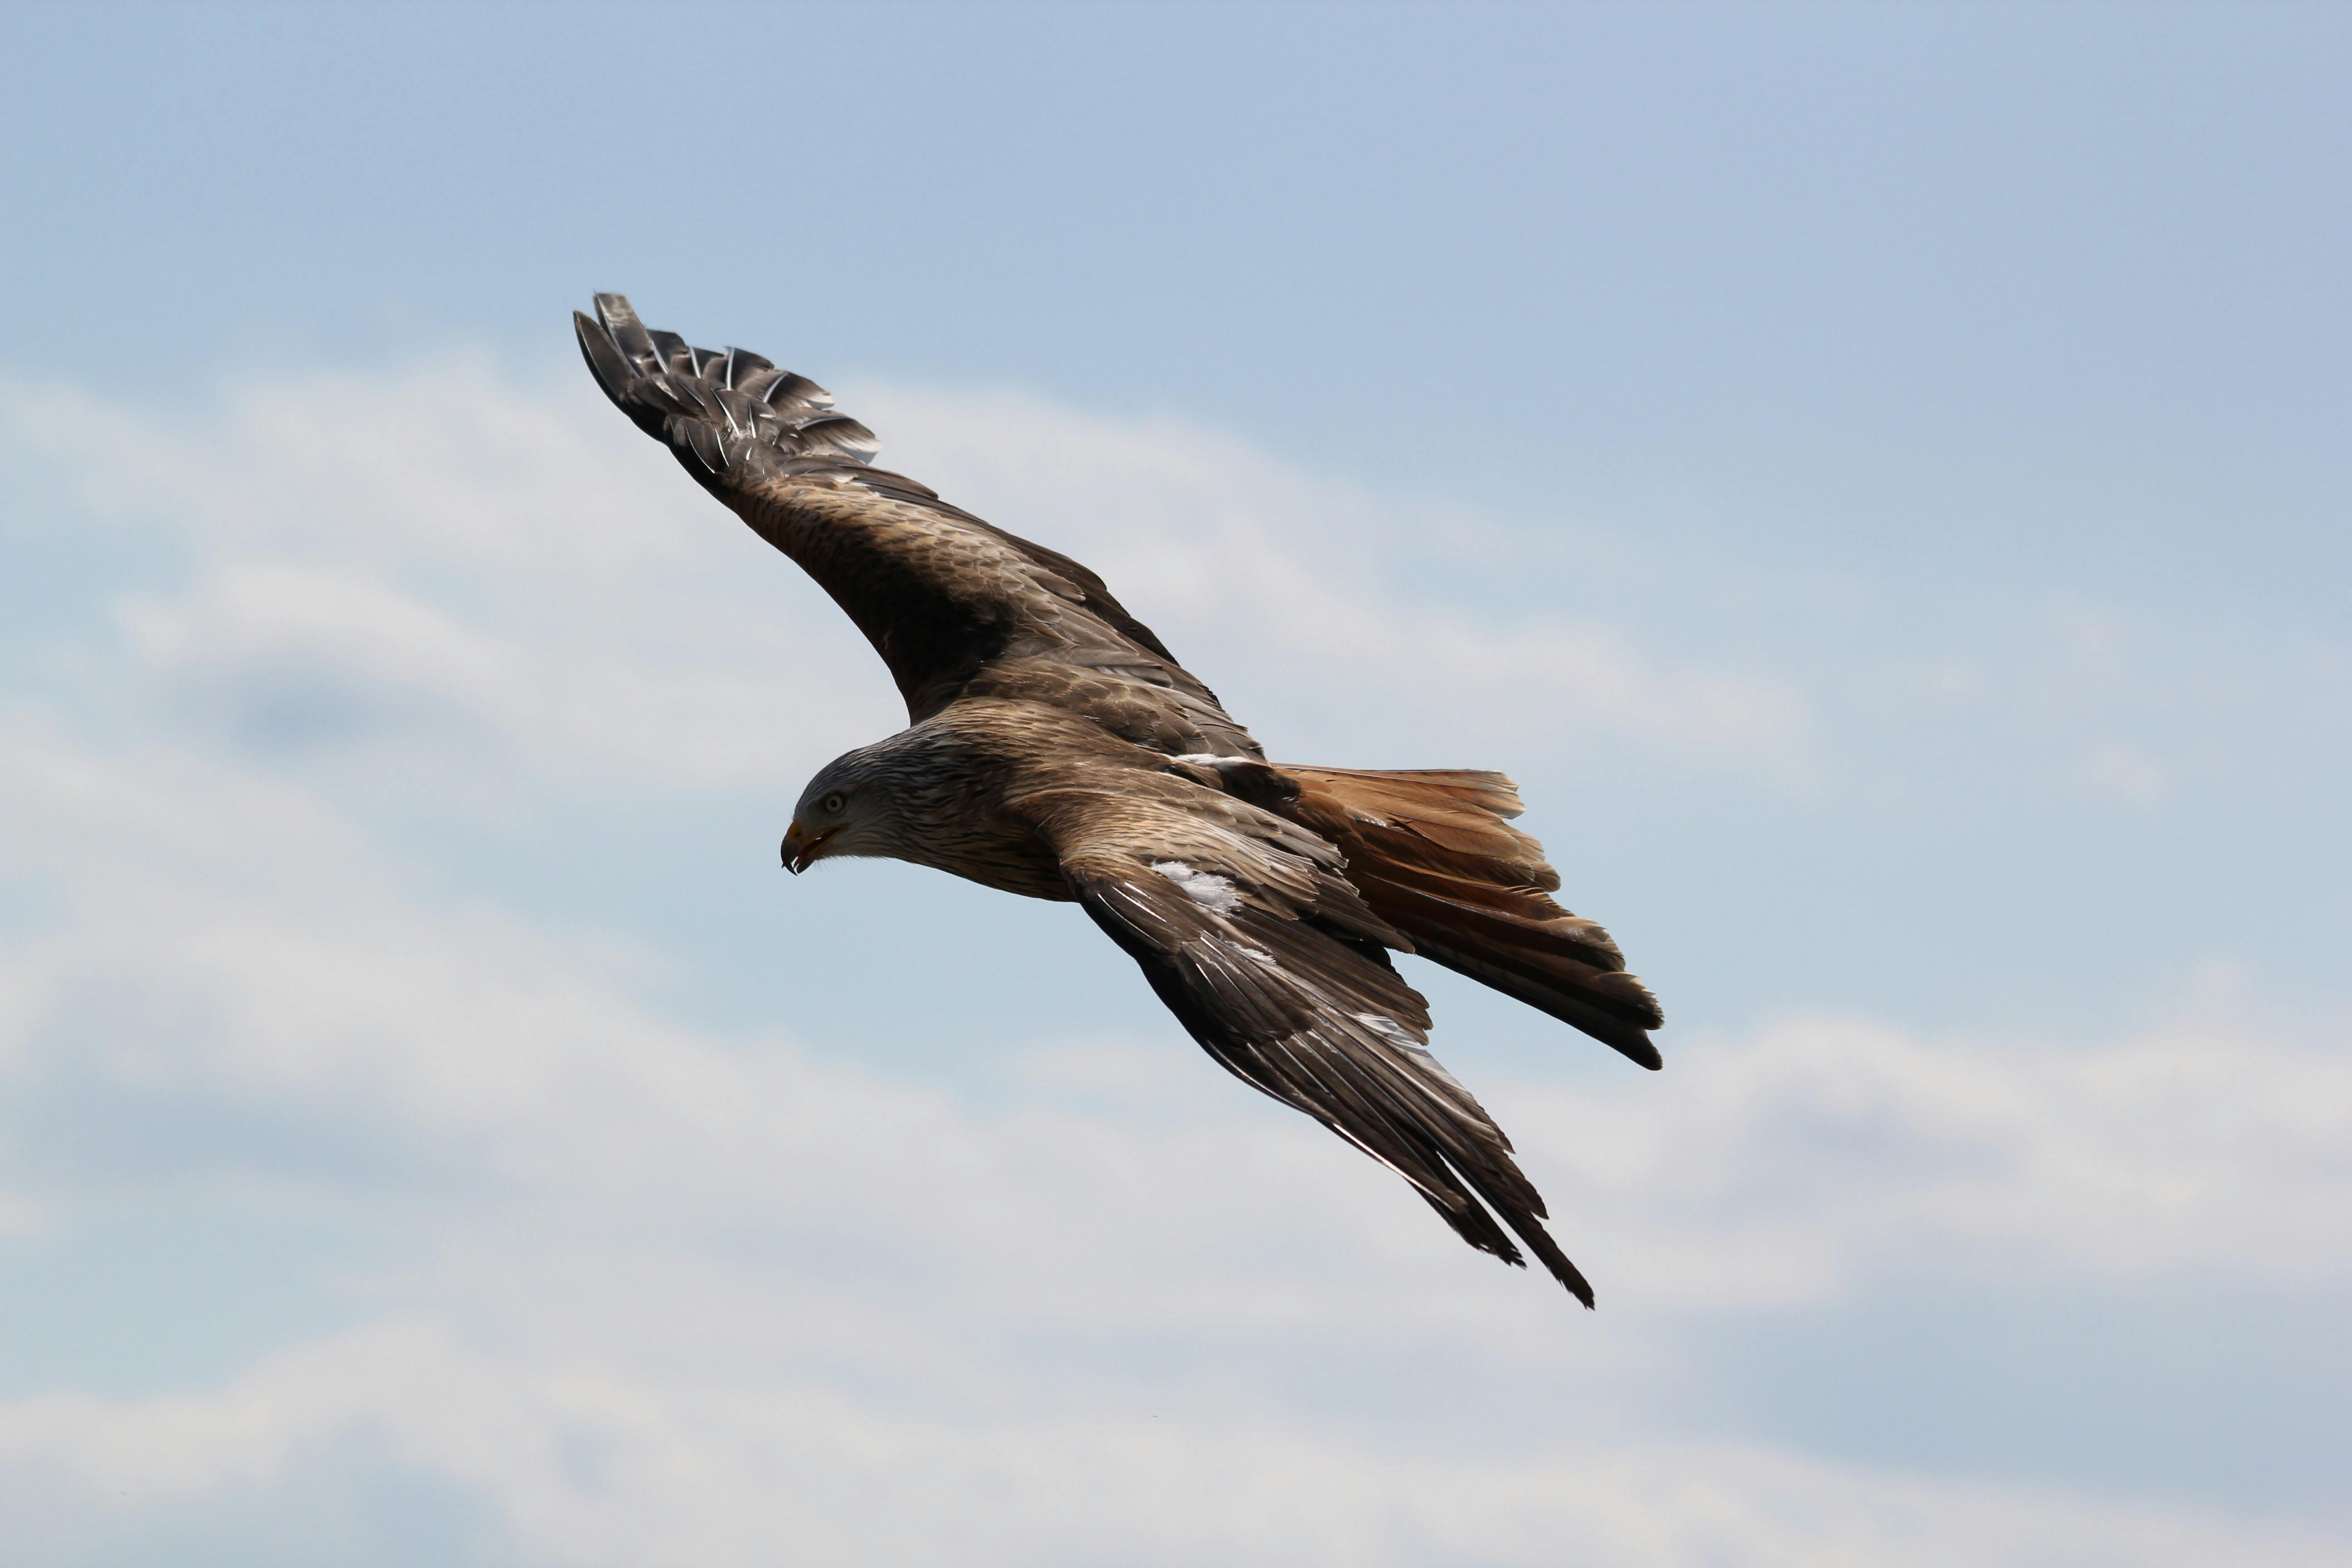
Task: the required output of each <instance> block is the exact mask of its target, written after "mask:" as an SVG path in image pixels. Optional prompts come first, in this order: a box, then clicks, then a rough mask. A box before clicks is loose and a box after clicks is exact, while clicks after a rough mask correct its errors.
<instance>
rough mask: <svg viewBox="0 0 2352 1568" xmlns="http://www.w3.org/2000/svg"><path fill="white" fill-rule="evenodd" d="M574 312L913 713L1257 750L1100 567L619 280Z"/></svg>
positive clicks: (620, 398)
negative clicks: (857, 634)
mask: <svg viewBox="0 0 2352 1568" xmlns="http://www.w3.org/2000/svg"><path fill="white" fill-rule="evenodd" d="M572 322H573V324H574V326H575V327H576V328H577V329H578V331H579V334H580V351H581V353H583V355H584V356H585V357H586V359H587V361H588V368H589V369H590V370H591V371H592V372H593V373H594V374H595V377H596V383H597V384H598V385H600V386H602V387H603V388H604V394H605V395H606V396H608V397H610V398H611V399H612V400H613V402H614V404H615V405H617V406H618V407H619V408H620V410H621V411H622V412H623V413H624V414H626V415H627V416H629V417H630V418H631V419H633V420H635V422H636V425H637V426H638V428H640V429H642V430H644V431H645V432H646V434H647V435H649V436H652V437H656V439H658V440H662V441H665V442H667V443H668V445H669V447H670V449H671V451H672V452H674V453H675V454H676V455H677V460H678V462H679V463H680V464H681V465H682V466H684V468H686V471H687V472H688V473H689V474H692V475H693V476H694V477H695V478H696V479H698V480H699V481H700V482H701V483H702V485H703V486H704V488H705V489H709V491H710V492H711V493H712V494H713V495H715V496H717V497H718V498H719V500H722V501H725V502H726V503H727V504H728V505H729V506H730V507H731V508H733V509H734V510H735V511H736V512H737V513H739V514H740V516H741V517H742V519H743V521H746V522H748V523H750V524H751V527H752V528H753V529H754V530H755V531H758V532H759V534H760V535H761V538H763V539H765V540H767V541H768V542H770V543H771V544H773V545H774V546H775V547H776V548H777V549H779V550H782V552H784V553H785V554H787V555H789V556H791V557H792V558H793V560H794V561H796V562H798V563H800V564H801V566H802V567H803V569H804V570H806V571H807V573H808V574H809V575H810V576H812V577H814V578H815V579H816V580H817V583H818V584H820V585H821V586H822V587H823V588H824V590H825V592H826V593H828V594H830V595H833V598H834V602H835V603H836V604H838V605H840V606H841V607H842V608H843V609H844V610H845V611H847V612H848V613H849V618H850V619H851V620H853V621H855V622H856V624H857V629H858V630H860V631H862V632H864V633H865V634H866V640H867V641H869V642H871V643H872V644H873V645H874V647H875V650H876V651H877V652H878V653H879V654H881V656H882V658H883V662H884V663H886V664H887V665H888V666H889V668H890V674H891V677H892V679H895V680H896V681H897V682H898V690H899V693H900V694H901V695H902V696H904V697H905V698H906V700H907V710H908V716H909V717H910V718H911V719H912V720H913V721H916V722H920V721H922V720H924V719H927V718H929V716H930V715H932V714H933V713H936V712H938V711H939V710H940V709H941V708H943V707H945V706H946V705H947V704H948V703H950V702H951V701H953V700H956V699H957V698H959V697H962V696H976V697H983V696H984V697H1002V698H1008V699H1015V700H1028V701H1034V702H1045V703H1047V704H1050V705H1052V706H1054V707H1056V708H1060V709H1063V710H1066V711H1071V712H1076V713H1081V714H1084V715H1085V716H1087V717H1088V718H1091V719H1094V720H1096V721H1098V722H1100V723H1102V724H1104V725H1105V726H1106V727H1108V729H1110V730H1111V731H1112V732H1113V733H1115V734H1118V735H1119V736H1121V737H1122V738H1124V739H1126V740H1129V741H1132V742H1136V743H1137V744H1139V745H1143V746H1148V747H1150V749H1152V750H1154V751H1158V752H1165V753H1167V754H1169V755H1182V754H1185V753H1188V752H1202V753H1209V754H1214V755H1219V756H1256V755H1258V754H1259V752H1258V748H1257V744H1256V742H1254V741H1253V740H1251V739H1250V736H1249V732H1248V731H1245V730H1244V729H1243V728H1242V727H1241V726H1240V725H1239V724H1236V723H1234V721H1233V719H1232V718H1231V717H1230V716H1228V715H1227V714H1226V712H1225V710H1223V708H1222V707H1220V706H1219V705H1218V702H1217V699H1216V696H1215V694H1214V693H1213V692H1212V691H1210V689H1208V688H1207V687H1206V686H1203V685H1202V683H1201V682H1200V681H1199V680H1197V679H1194V678H1193V677H1192V675H1191V674H1189V673H1188V672H1187V671H1186V670H1185V669H1184V668H1183V667H1182V666H1181V665H1179V664H1178V663H1177V662H1176V659H1175V656H1174V655H1172V654H1171V653H1170V652H1169V651H1168V649H1167V648H1166V647H1164V646H1162V644H1161V643H1160V639H1159V638H1158V637H1154V636H1153V635H1152V634H1151V630H1150V627H1148V626H1144V625H1143V624H1142V623H1141V622H1140V621H1138V620H1137V619H1136V618H1135V617H1134V616H1130V615H1129V614H1128V613H1127V610H1126V609H1125V607H1124V606H1122V605H1120V604H1119V602H1118V600H1117V599H1115V598H1113V597H1112V596H1111V593H1110V590H1109V589H1108V588H1106V587H1104V586H1103V582H1102V579H1101V578H1099V577H1097V576H1096V575H1095V574H1093V573H1092V572H1089V571H1088V570H1087V568H1085V567H1084V566H1081V565H1079V564H1078V563H1076V562H1075V561H1072V560H1071V559H1069V558H1068V557H1067V556H1065V555H1060V554H1056V553H1055V552H1053V551H1051V550H1047V549H1045V548H1044V547H1043V546H1041V545H1035V544H1032V543H1030V542H1028V541H1027V540H1024V539H1016V538H1014V537H1013V535H1012V534H1009V533H1006V532H1005V531H1003V530H1002V529H998V528H993V527H992V526H990V525H989V524H988V523H985V522H983V521H981V520H980V519H979V518H976V517H974V516H972V515H971V513H970V512H968V511H964V510H961V509H960V508H957V507H953V506H950V505H949V504H948V503H947V502H945V501H943V500H940V498H939V497H938V496H937V495H936V494H935V493H933V492H932V491H931V490H930V489H929V488H928V487H926V486H923V485H920V484H918V483H917V482H916V481H914V480H913V479H907V478H905V477H904V476H903V475H899V474H893V473H887V472H884V471H882V470H880V469H877V468H869V467H867V466H866V464H867V461H868V459H870V458H872V457H873V456H874V454H875V453H876V452H877V451H879V450H880V449H881V445H880V443H879V442H877V441H876V440H875V438H874V433H873V432H872V431H870V430H868V429H866V426H863V425H860V424H859V423H858V422H857V421H856V420H855V419H852V418H850V417H848V416H845V415H842V414H836V413H835V412H834V411H833V397H832V395H831V394H829V393H827V392H826V391H825V390H824V388H823V387H821V386H819V385H817V384H815V383H814V382H813V381H810V380H809V379H808V378H807V377H805V376H801V375H795V374H793V373H792V372H790V371H781V370H778V369H777V368H776V367H775V366H774V365H773V364H772V363H769V362H768V361H767V360H764V359H762V358H761V357H760V356H759V355H758V354H753V353H743V352H742V351H741V350H740V349H729V350H727V351H726V352H725V353H711V352H710V351H709V350H708V349H697V348H689V347H688V345H687V343H686V342H685V340H684V339H682V338H680V337H678V336H677V334H676V333H674V332H662V331H649V330H648V329H646V327H645V326H644V325H643V324H642V323H641V322H639V321H638V320H637V317H636V312H635V310H631V309H630V308H629V301H628V300H627V299H625V297H624V296H622V295H619V294H599V295H597V296H596V319H595V320H593V321H591V320H590V319H589V318H588V317H586V316H584V315H582V314H580V313H579V312H577V311H574V312H573V313H572Z"/></svg>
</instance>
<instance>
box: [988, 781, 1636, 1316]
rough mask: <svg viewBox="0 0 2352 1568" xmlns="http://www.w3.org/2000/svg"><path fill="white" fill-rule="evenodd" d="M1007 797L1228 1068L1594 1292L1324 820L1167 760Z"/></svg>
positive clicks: (1436, 1203) (1480, 1237)
mask: <svg viewBox="0 0 2352 1568" xmlns="http://www.w3.org/2000/svg"><path fill="white" fill-rule="evenodd" d="M1007 809H1008V810H1009V811H1011V812H1012V813H1013V814H1014V815H1016V816H1020V817H1021V818H1023V819H1024V820H1026V821H1028V822H1029V823H1031V824H1032V825H1033V826H1034V827H1035V828H1036V830H1037V831H1038V833H1039V834H1040V835H1041V836H1042V837H1044V838H1045V841H1046V842H1047V843H1048V844H1049V845H1051V846H1052V847H1053V848H1054V850H1055V853H1056V854H1057V855H1058V856H1059V857H1060V859H1061V867H1062V874H1063V876H1064V877H1065V878H1066V879H1068V881H1069V884H1070V887H1071V889H1072V890H1073V891H1074V892H1075V893H1076V895H1077V899H1078V902H1079V903H1080V904H1081V905H1083V906H1084V907H1085V909H1086V911H1087V914H1088V915H1090V916H1092V917H1093V919H1094V921H1095V923H1096V924H1097V925H1098V926H1100V927H1102V929H1103V930H1104V931H1106V932H1108V934H1109V936H1110V938H1111V940H1112V941H1113V942H1118V945H1119V946H1120V947H1122V948H1124V949H1126V951H1127V952H1128V954H1129V956H1130V957H1132V958H1133V959H1134V960H1135V961H1136V963H1139V964H1140V965H1141V966H1142V969H1143V973H1144V975H1145V977H1146V978H1147V979H1149V980H1150V983H1151V988H1152V990H1154V991H1155V992H1157V993H1158V994H1159V996H1160V1001H1162V1002H1163V1003H1165V1004H1167V1006H1168V1010H1169V1011H1170V1012H1171V1013H1173V1014H1175V1015H1176V1017H1177V1019H1178V1021H1179V1022H1181V1024H1182V1025H1183V1026H1184V1027H1185V1029H1186V1031H1187V1032H1189V1033H1190V1034H1191V1035H1192V1037H1193V1038H1194V1039H1195V1040H1198V1041H1199V1042H1200V1043H1201V1045H1202V1047H1204V1048H1205V1049H1206V1050H1207V1051H1208V1053H1209V1055H1210V1056H1212V1057H1213V1058H1216V1060H1217V1062H1218V1063H1219V1064H1220V1065H1222V1066H1223V1068H1225V1069H1226V1070H1227V1071H1229V1072H1231V1073H1232V1074H1233V1075H1234V1077H1236V1078H1238V1079H1241V1080H1242V1081H1243V1082H1244V1083H1247V1084H1249V1085H1250V1086H1251V1087H1252V1088H1254V1089H1259V1090H1261V1091H1263V1092H1264V1093H1265V1094H1268V1095H1270V1096H1272V1097H1273V1098H1274V1099H1276V1100H1281V1101H1282V1102H1283V1103H1284V1104H1286V1105H1288V1106H1291V1107H1293V1108H1294V1109H1297V1110H1303V1111H1305V1112H1306V1113H1307V1115H1309V1116H1311V1117H1313V1118H1314V1119H1315V1120H1316V1121H1320V1122H1321V1123H1322V1124H1323V1125H1324V1126H1326V1127H1328V1128H1329V1129H1331V1131H1334V1132H1337V1133H1338V1134H1339V1136H1340V1137H1342V1138H1345V1139H1346V1140H1348V1142H1350V1143H1353V1144H1354V1145H1356V1147H1358V1148H1359V1149H1361V1150H1362V1151H1363V1152H1366V1153H1367V1154H1370V1156H1371V1157H1372V1158H1373V1159H1375V1160H1378V1161H1380V1162H1381V1163H1382V1164H1384V1165H1386V1166H1388V1167H1389V1168H1390V1169H1391V1170H1392V1171H1394V1172H1396V1173H1398V1174H1399V1175H1401V1176H1402V1177H1403V1178H1404V1179H1405V1180H1406V1181H1408V1182H1410V1183H1412V1185H1413V1187H1414V1189H1415V1190H1416V1191H1418V1192H1419V1193H1420V1194H1421V1195H1422V1196H1423V1198H1424V1199H1426V1200H1427V1201H1428V1203H1429V1205H1430V1206H1431V1207H1432V1208H1433V1209H1435V1210H1436V1211H1437V1212H1438V1213H1439V1215H1443V1216H1444V1220H1445V1223H1446V1224H1448V1225H1450V1226H1453V1227H1454V1231H1455V1233H1456V1234H1458V1235H1459V1236H1460V1237H1462V1238H1463V1239H1464V1240H1465V1241H1467V1242H1468V1243H1469V1244H1470V1245H1471V1246H1473V1247H1477V1248H1478V1249H1479V1250H1480V1251H1482V1252H1490V1253H1493V1254H1494V1255H1495V1256H1496V1257H1497V1258H1502V1259H1503V1260H1504V1261H1505V1262H1507V1263H1512V1264H1523V1259H1522V1258H1521V1257H1520V1255H1519V1249H1518V1247H1517V1246H1516V1245H1514V1243H1513V1242H1512V1239H1511V1237H1510V1236H1509V1235H1507V1234H1506V1233H1505V1231H1504V1228H1503V1226H1504V1225H1507V1226H1509V1227H1510V1229H1511V1230H1512V1231H1514V1232H1517V1235H1518V1237H1519V1239H1520V1240H1521V1241H1523V1242H1525V1243H1526V1245H1527V1247H1528V1250H1529V1251H1531V1252H1533V1253H1534V1254H1535V1255H1536V1256H1537V1257H1538V1258H1541V1259H1542V1260H1543V1263H1544V1266H1545V1267H1546V1268H1549V1270H1550V1271H1551V1274H1552V1276H1553V1278H1555V1279H1558V1280H1559V1282H1560V1283H1561V1284H1562V1285H1564V1286H1566V1287H1567V1288H1568V1289H1569V1290H1570V1292H1572V1293H1573V1294H1574V1295H1575V1296H1576V1298H1577V1299H1578V1300H1580V1301H1582V1302H1583V1303H1584V1304H1585V1305H1586V1306H1588V1307H1590V1306H1591V1305H1592V1287H1591V1285H1590V1284H1588V1283H1586V1281H1585V1279H1584V1276H1583V1275H1582V1274H1580V1272H1578V1270H1577V1268H1576V1265H1574V1264H1573V1263H1570V1261H1569V1260H1568V1258H1567V1256H1566V1255H1565V1254H1563V1253H1562V1252H1561V1251H1560V1249H1559V1246H1558V1245H1557V1244H1556V1243H1555V1242H1554V1241H1553V1240H1552V1238H1551V1237H1550V1235H1549V1233H1548V1232H1547V1231H1546V1230H1545V1229H1544V1226H1543V1221H1544V1218H1545V1214H1544V1203H1543V1198H1542V1197H1541V1196H1540V1195H1539V1194H1538V1193H1537V1192H1536V1189H1535V1187H1534V1185H1533V1184H1530V1183H1529V1182H1528V1178H1527V1177H1526V1175H1525V1174H1523V1173H1521V1172H1520V1170H1519V1167H1518V1165H1517V1163H1516V1162H1515V1161H1514V1160H1513V1159H1512V1157H1511V1142H1510V1140H1509V1139H1508V1138H1507V1137H1505V1136H1504V1135H1503V1131H1502V1129H1501V1128H1499V1127H1497V1126H1496V1125H1495V1121H1494V1119H1493V1118H1492V1117H1490V1116H1488V1115H1487V1114H1486V1110H1485V1108H1483V1107H1482V1106H1480V1105H1479V1103H1478V1102H1477V1100H1474V1099H1473V1098H1471V1095H1470V1091H1469V1090H1468V1089H1465V1088H1463V1087H1462V1085H1461V1083H1460V1082H1459V1081H1457V1080H1456V1079H1454V1075H1453V1074H1451V1073H1449V1072H1447V1071H1446V1070H1445V1068H1443V1067H1441V1066H1439V1065H1438V1062H1437V1058H1434V1057H1433V1056H1432V1055H1430V1053H1429V1047H1428V1042H1429V1005H1428V1004H1427V1003H1426V1002H1425V1001H1424V1000H1423V998H1422V996H1421V994H1420V993H1418V992H1416V991H1415V990H1413V989H1412V987H1411V986H1410V985H1407V984H1405V983H1404V982H1403V980H1402V979H1401V978H1399V977H1398V974H1397V973H1396V970H1395V968H1394V967H1393V966H1392V965H1391V963H1390V962H1389V957H1388V953H1387V952H1386V951H1385V949H1386V948H1388V947H1396V948H1399V949H1401V950H1403V951H1406V952H1410V951H1412V944H1411V943H1410V942H1407V941H1406V940H1405V938H1404V937H1403V936H1402V935H1401V934H1399V933H1398V932H1397V931H1395V930H1393V929H1392V928H1391V927H1390V925H1389V924H1388V923H1387V922H1386V921H1383V920H1382V919H1381V917H1380V916H1379V915H1377V914H1375V913H1374V912H1373V911H1372V910H1370V908H1369V907H1368V906H1367V905H1366V904H1365V903H1364V901H1363V900H1362V899H1361V898H1360V896H1359V895H1358V894H1357V892H1356V889H1354V888H1353V887H1352V886H1350V885H1349V882H1348V880H1347V879H1346V878H1345V877H1344V876H1343V875H1341V865H1342V862H1341V859H1340V856H1339V851H1338V850H1337V849H1335V848H1333V847H1332V846H1331V845H1330V844H1329V843H1328V841H1327V840H1325V839H1323V838H1321V837H1318V836H1316V835H1315V834H1312V833H1310V832H1308V831H1307V830H1306V829H1304V828H1302V827H1300V826H1297V825H1296V824H1293V823H1288V822H1285V821H1283V820H1281V819H1280V818H1278V817H1276V816H1272V815H1271V814H1269V813H1266V812H1265V811H1263V810H1260V809H1258V808H1256V807H1255V806H1251V805H1246V804H1244V803H1242V802H1240V801H1236V800H1234V799H1233V798H1232V797H1230V796H1226V795H1219V794H1217V793H1216V792H1214V791H1212V790H1209V789H1207V788H1204V787H1201V786H1198V785H1192V784H1185V783H1182V782H1181V781H1179V780H1176V779H1172V778H1169V777H1166V776H1164V775H1161V776H1158V777H1151V778H1149V779H1122V780H1120V781H1118V783H1117V784H1116V785H1115V786H1111V787H1104V786H1102V785H1098V784H1097V785H1095V786H1093V787H1088V786H1087V784H1080V783H1072V784H1069V785H1068V786H1066V787H1048V788H1045V789H1033V790H1032V791H1031V792H1030V793H1028V794H1025V795H1021V796H1018V797H1016V798H1014V799H1013V800H1012V801H1010V802H1008V803H1007ZM1482 1200H1483V1202H1482ZM1489 1211H1491V1212H1489ZM1497 1215H1499V1216H1500V1217H1501V1220H1502V1222H1503V1224H1497V1223H1496V1216H1497Z"/></svg>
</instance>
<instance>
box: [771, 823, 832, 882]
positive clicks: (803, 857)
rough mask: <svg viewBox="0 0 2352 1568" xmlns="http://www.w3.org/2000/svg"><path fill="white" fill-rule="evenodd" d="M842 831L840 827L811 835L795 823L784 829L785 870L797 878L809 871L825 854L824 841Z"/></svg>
mask: <svg viewBox="0 0 2352 1568" xmlns="http://www.w3.org/2000/svg"><path fill="white" fill-rule="evenodd" d="M840 831H841V829H840V828H838V827H828V828H826V829H825V830H824V832H822V833H811V832H810V831H808V829H806V828H804V827H803V826H801V825H800V824H799V823H798V822H794V823H793V825H792V826H790V827H787V828H785V829H784V846H783V856H784V869H785V870H787V871H790V872H791V873H792V874H793V876H795V877H797V876H799V875H800V874H801V873H802V872H803V871H805V870H807V869H808V868H809V867H810V866H811V865H812V864H814V862H815V860H816V858H817V857H818V856H819V855H821V854H822V853H824V841H825V840H826V839H828V838H830V837H833V836H834V835H835V834H836V833H838V832H840Z"/></svg>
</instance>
